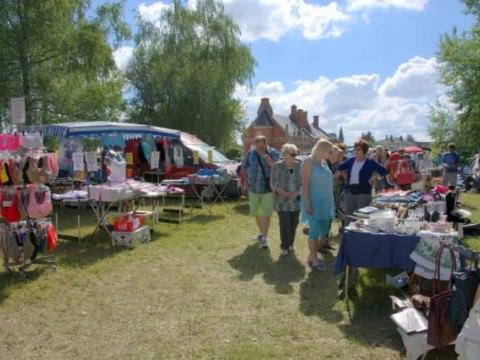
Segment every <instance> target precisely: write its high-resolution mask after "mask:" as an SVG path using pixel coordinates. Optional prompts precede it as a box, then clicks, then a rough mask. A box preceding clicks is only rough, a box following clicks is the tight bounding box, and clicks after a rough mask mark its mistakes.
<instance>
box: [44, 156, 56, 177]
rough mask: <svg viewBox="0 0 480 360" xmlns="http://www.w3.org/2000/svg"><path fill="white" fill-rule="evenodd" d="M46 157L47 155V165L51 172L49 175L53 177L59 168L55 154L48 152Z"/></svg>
mask: <svg viewBox="0 0 480 360" xmlns="http://www.w3.org/2000/svg"><path fill="white" fill-rule="evenodd" d="M46 157H47V162H48V167H49V169H50V171H51V172H52V175H51V176H52V178H55V177H56V176H58V170H59V165H58V158H57V154H56V153H48V154H47V155H46Z"/></svg>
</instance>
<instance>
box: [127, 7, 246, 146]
mask: <svg viewBox="0 0 480 360" xmlns="http://www.w3.org/2000/svg"><path fill="white" fill-rule="evenodd" d="M138 27H139V31H138V33H137V34H136V37H135V41H136V48H135V51H134V56H133V59H132V61H131V62H130V64H129V66H128V68H127V78H128V80H129V82H130V84H131V88H132V90H133V98H132V101H131V117H132V119H134V120H136V121H138V122H144V123H148V124H155V125H160V126H166V127H173V128H176V129H180V130H185V131H188V132H191V133H194V134H196V135H197V136H199V137H200V138H202V139H203V140H205V141H206V142H208V143H210V144H212V145H215V146H218V147H225V146H226V145H227V144H229V143H233V142H234V140H235V133H236V132H237V131H239V130H240V129H241V124H242V120H243V116H244V113H243V108H242V106H241V103H240V102H239V101H238V100H237V99H234V98H233V93H234V91H235V87H236V86H237V85H238V84H242V83H244V82H246V81H248V80H249V79H250V78H251V76H252V74H253V69H254V67H255V60H254V58H253V56H252V55H251V52H250V49H249V48H248V47H247V46H245V45H243V44H242V43H241V42H240V39H239V35H240V30H239V28H238V26H237V25H236V24H235V23H234V22H233V21H232V19H231V18H230V17H229V16H228V15H226V13H225V11H224V8H223V5H222V4H221V3H220V2H218V1H216V0H199V1H197V2H196V7H195V8H191V7H188V6H186V5H184V2H183V1H180V0H175V1H173V6H172V8H171V9H170V10H167V11H165V12H164V13H163V15H162V16H161V18H160V19H158V22H157V21H156V22H155V23H152V22H149V21H146V20H145V19H142V18H140V17H139V18H138Z"/></svg>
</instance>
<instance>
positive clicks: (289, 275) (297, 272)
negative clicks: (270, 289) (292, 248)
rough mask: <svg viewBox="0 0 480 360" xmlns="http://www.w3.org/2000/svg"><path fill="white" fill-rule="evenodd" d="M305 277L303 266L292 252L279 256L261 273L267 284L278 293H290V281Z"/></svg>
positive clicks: (291, 287)
mask: <svg viewBox="0 0 480 360" xmlns="http://www.w3.org/2000/svg"><path fill="white" fill-rule="evenodd" d="M304 277H305V266H304V265H303V264H302V263H301V262H300V261H299V260H298V259H297V257H296V256H295V255H294V254H290V255H288V256H281V257H280V258H278V260H277V261H275V262H273V263H272V264H271V266H270V267H269V268H268V269H267V270H266V271H265V273H264V274H263V279H264V280H265V282H266V283H267V284H270V285H273V286H274V288H275V291H276V292H277V293H278V294H291V293H292V292H293V286H292V283H296V282H299V281H300V280H302V279H303V278H304Z"/></svg>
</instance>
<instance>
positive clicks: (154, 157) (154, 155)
mask: <svg viewBox="0 0 480 360" xmlns="http://www.w3.org/2000/svg"><path fill="white" fill-rule="evenodd" d="M159 162H160V153H159V152H158V151H152V152H151V153H150V169H151V170H155V169H158V163H159Z"/></svg>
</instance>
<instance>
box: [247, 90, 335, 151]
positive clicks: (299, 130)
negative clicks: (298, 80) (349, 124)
mask: <svg viewBox="0 0 480 360" xmlns="http://www.w3.org/2000/svg"><path fill="white" fill-rule="evenodd" d="M258 135H264V136H265V137H266V138H267V142H268V144H269V145H270V146H272V147H274V148H275V149H277V150H280V149H281V148H282V146H283V144H285V143H287V142H288V143H293V144H295V145H297V147H298V149H299V150H300V152H302V153H309V152H310V151H311V150H312V147H313V145H314V144H315V142H316V141H317V140H319V139H327V140H330V141H332V142H337V137H336V136H335V134H329V133H327V132H325V131H324V130H323V129H321V128H320V126H319V117H318V116H317V115H315V116H314V117H313V122H312V123H311V124H309V123H308V113H307V112H306V111H303V110H302V109H298V108H297V106H295V105H292V106H291V108H290V115H288V116H283V115H277V114H275V113H274V112H273V109H272V106H271V105H270V99H268V98H263V99H262V100H261V102H260V106H259V107H258V110H257V117H256V118H255V119H254V120H253V121H252V122H251V124H250V125H249V126H248V127H247V129H246V130H245V133H244V135H243V150H244V152H247V151H248V150H249V149H250V146H251V145H252V144H253V140H254V139H255V137H256V136H258Z"/></svg>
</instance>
